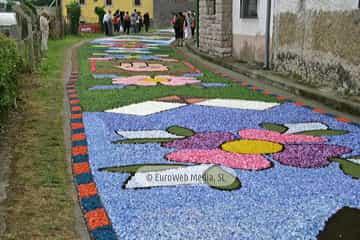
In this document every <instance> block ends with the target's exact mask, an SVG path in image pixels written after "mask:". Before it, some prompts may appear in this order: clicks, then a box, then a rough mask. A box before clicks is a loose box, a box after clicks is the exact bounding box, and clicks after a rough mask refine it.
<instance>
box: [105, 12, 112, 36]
mask: <svg viewBox="0 0 360 240" xmlns="http://www.w3.org/2000/svg"><path fill="white" fill-rule="evenodd" d="M103 24H104V28H105V35H108V36H111V35H112V32H113V29H112V15H111V10H110V9H109V11H108V12H107V13H106V14H105V15H104V18H103Z"/></svg>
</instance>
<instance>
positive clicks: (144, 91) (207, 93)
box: [77, 45, 277, 111]
mask: <svg viewBox="0 0 360 240" xmlns="http://www.w3.org/2000/svg"><path fill="white" fill-rule="evenodd" d="M94 51H95V50H94V49H93V48H91V47H90V45H86V46H83V47H81V48H80V49H79V50H78V56H79V59H78V61H79V67H80V75H79V81H78V83H77V90H78V93H79V94H80V99H81V104H82V107H83V109H84V111H104V110H106V109H111V108H115V107H120V106H124V105H128V104H131V103H138V102H143V101H147V100H152V99H155V98H160V97H165V96H170V95H180V96H193V97H205V98H235V99H247V100H261V101H268V102H276V101H277V100H276V99H275V98H274V97H271V96H266V95H263V94H261V93H259V92H256V91H251V90H249V89H247V88H245V87H242V86H240V85H239V84H237V83H234V82H232V81H230V80H229V79H226V78H224V77H221V76H218V75H216V74H214V73H212V72H210V71H208V70H207V69H205V68H202V67H200V66H197V65H195V64H194V63H192V62H191V61H189V60H188V59H185V58H184V57H183V56H181V55H179V54H178V53H177V52H175V51H174V50H173V49H172V48H170V47H161V48H160V49H158V50H155V51H154V54H169V57H170V58H176V59H179V60H180V61H183V60H187V61H189V62H191V63H192V64H194V66H195V67H197V68H198V69H200V70H201V71H202V72H203V73H204V77H201V78H199V79H200V80H202V81H203V82H222V83H228V84H229V87H227V88H209V89H205V88H200V87H198V86H180V87H169V86H154V87H128V88H124V89H116V90H97V91H89V90H88V89H89V88H90V87H93V86H96V85H111V79H94V78H93V77H92V74H91V73H90V66H89V63H88V60H87V59H88V58H89V57H91V56H92V53H93V52H94ZM164 64H167V63H164ZM109 69H111V67H110V66H109ZM109 73H111V71H110V72H109ZM148 75H154V73H151V74H148ZM159 75H164V73H159Z"/></svg>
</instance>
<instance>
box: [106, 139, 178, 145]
mask: <svg viewBox="0 0 360 240" xmlns="http://www.w3.org/2000/svg"><path fill="white" fill-rule="evenodd" d="M173 140H174V139H173V138H134V139H120V140H117V141H113V142H112V143H114V144H146V143H165V142H170V141H173Z"/></svg>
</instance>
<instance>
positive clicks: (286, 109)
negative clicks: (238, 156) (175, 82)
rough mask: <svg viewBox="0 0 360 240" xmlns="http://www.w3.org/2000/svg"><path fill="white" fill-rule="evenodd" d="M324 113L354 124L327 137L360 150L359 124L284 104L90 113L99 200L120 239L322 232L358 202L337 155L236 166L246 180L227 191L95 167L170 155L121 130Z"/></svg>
mask: <svg viewBox="0 0 360 240" xmlns="http://www.w3.org/2000/svg"><path fill="white" fill-rule="evenodd" d="M310 121H320V122H323V123H326V124H327V125H329V126H330V127H331V128H334V129H343V130H348V131H350V134H346V135H343V136H334V137H329V143H331V144H338V145H343V146H348V147H351V148H352V149H353V152H352V153H351V154H350V155H351V156H352V155H358V154H360V129H359V128H357V127H356V126H354V125H350V124H345V123H339V122H337V121H335V120H334V119H332V118H330V117H328V116H325V115H320V114H317V113H313V112H312V111H311V110H309V109H307V108H302V107H297V106H295V105H293V104H290V103H287V104H282V105H281V106H279V107H275V108H272V109H269V110H266V111H252V110H235V109H227V108H213V107H204V106H194V105H191V106H186V107H181V108H178V109H174V110H170V111H166V112H162V113H158V114H153V115H150V116H146V117H139V116H131V115H123V114H112V113H96V112H95V113H89V112H88V113H84V122H85V127H86V134H87V140H88V144H89V156H90V164H91V167H92V171H93V175H94V178H95V181H96V184H97V186H98V189H99V192H100V196H101V200H102V201H103V203H104V206H105V208H106V210H107V211H108V213H109V216H110V218H111V221H112V223H113V226H114V229H115V231H116V233H117V235H118V236H119V238H120V239H242V240H246V239H251V240H254V239H279V240H280V239H284V240H285V239H286V240H288V239H316V236H317V234H318V232H319V231H320V230H321V229H322V228H323V227H324V224H325V222H326V220H327V219H328V218H329V217H330V216H331V215H332V214H334V213H335V212H336V211H337V210H338V209H340V208H342V207H343V206H350V207H356V208H360V184H359V181H357V180H354V179H352V178H351V177H349V176H346V175H344V174H343V172H342V171H341V170H340V169H339V165H338V164H337V163H332V164H331V165H330V166H329V167H326V168H321V169H300V168H293V167H288V166H283V165H281V164H279V163H277V162H274V167H273V168H272V169H269V170H265V171H243V170H236V173H237V174H238V176H239V178H240V180H241V182H242V188H241V189H240V190H237V191H233V192H223V191H218V190H214V189H211V188H207V187H176V188H153V189H146V190H123V189H122V188H121V186H122V185H123V183H124V181H125V180H126V179H127V178H128V175H127V174H115V173H108V172H99V171H97V169H99V168H103V167H113V166H121V165H128V164H138V163H169V162H167V161H166V160H164V158H163V156H164V155H165V154H166V153H168V152H171V151H172V150H171V149H165V148H161V147H160V146H159V145H158V144H146V145H114V144H111V141H112V140H116V139H118V136H117V135H116V134H115V132H114V131H115V130H119V129H121V130H147V129H165V128H167V127H169V126H171V125H180V126H184V127H188V128H192V129H194V130H195V131H197V132H202V131H229V132H233V133H235V134H236V133H237V132H238V131H239V130H241V129H246V128H258V129H261V127H259V124H260V123H262V122H273V123H298V122H310Z"/></svg>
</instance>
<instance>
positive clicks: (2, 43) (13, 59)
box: [0, 34, 21, 112]
mask: <svg viewBox="0 0 360 240" xmlns="http://www.w3.org/2000/svg"><path fill="white" fill-rule="evenodd" d="M0 62H1V64H0V112H2V111H4V110H7V109H8V108H9V107H11V106H13V105H14V103H15V99H16V89H17V82H16V76H17V74H18V72H19V70H20V68H21V60H20V57H19V55H18V53H17V49H16V44H15V41H14V40H12V39H9V38H7V37H5V36H4V35H2V34H0Z"/></svg>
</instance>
